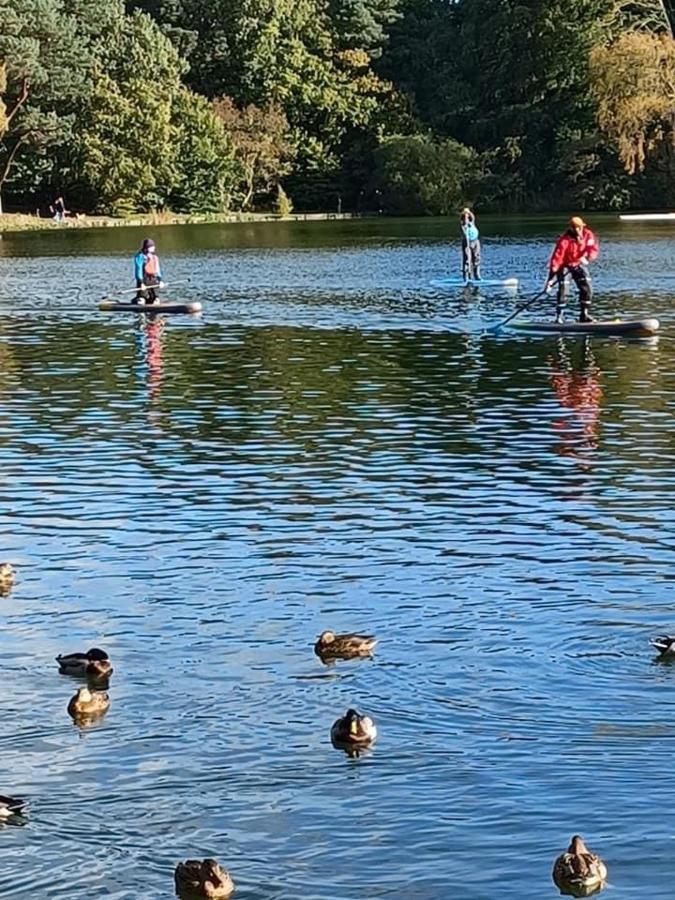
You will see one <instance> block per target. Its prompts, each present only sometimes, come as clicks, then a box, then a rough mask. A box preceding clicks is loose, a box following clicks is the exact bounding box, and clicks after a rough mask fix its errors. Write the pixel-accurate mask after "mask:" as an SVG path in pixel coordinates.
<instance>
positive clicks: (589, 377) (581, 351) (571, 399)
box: [549, 338, 603, 463]
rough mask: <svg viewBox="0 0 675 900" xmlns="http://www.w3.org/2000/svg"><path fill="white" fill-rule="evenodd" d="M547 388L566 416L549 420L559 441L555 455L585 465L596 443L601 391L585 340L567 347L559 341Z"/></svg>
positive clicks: (589, 347) (598, 429) (595, 367)
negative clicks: (553, 394) (553, 392)
mask: <svg viewBox="0 0 675 900" xmlns="http://www.w3.org/2000/svg"><path fill="white" fill-rule="evenodd" d="M549 362H550V365H551V384H552V385H553V390H554V391H555V393H556V396H557V398H558V400H559V402H560V405H561V406H562V407H564V409H565V410H569V413H568V414H566V415H564V416H561V417H560V418H556V419H554V420H553V428H554V431H555V432H556V435H557V436H558V438H559V443H558V444H557V446H556V452H557V453H559V454H560V455H561V456H572V457H574V458H576V459H578V460H580V461H582V462H585V463H587V462H588V460H587V457H586V454H587V452H588V451H592V450H597V448H598V445H599V441H600V409H601V405H602V400H603V390H602V385H601V383H600V378H601V376H602V371H601V370H600V368H599V367H598V365H597V364H596V361H595V357H594V355H593V350H592V348H591V341H590V339H589V338H584V339H583V341H582V342H581V343H580V342H578V341H573V342H572V343H571V344H570V345H568V344H567V343H566V342H565V339H564V338H559V339H558V340H557V342H556V347H555V351H554V353H553V355H552V356H551V358H550V360H549Z"/></svg>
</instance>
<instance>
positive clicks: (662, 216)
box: [619, 212, 675, 222]
mask: <svg viewBox="0 0 675 900" xmlns="http://www.w3.org/2000/svg"><path fill="white" fill-rule="evenodd" d="M619 218H620V219H621V221H622V222H673V221H675V212H671V213H626V214H625V215H621V216H619Z"/></svg>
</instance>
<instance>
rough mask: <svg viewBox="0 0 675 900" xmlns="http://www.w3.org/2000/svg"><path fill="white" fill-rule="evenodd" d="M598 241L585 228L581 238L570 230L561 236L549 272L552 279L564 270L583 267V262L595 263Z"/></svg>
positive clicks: (589, 230) (588, 229)
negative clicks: (584, 260) (583, 260)
mask: <svg viewBox="0 0 675 900" xmlns="http://www.w3.org/2000/svg"><path fill="white" fill-rule="evenodd" d="M598 252H599V248H598V239H597V238H596V236H595V235H594V234H593V232H592V231H591V229H590V228H588V227H584V230H583V231H582V232H581V237H580V238H578V237H577V233H576V231H573V230H572V229H568V230H567V231H566V232H565V233H564V234H562V235H560V237H559V238H558V241H557V243H556V245H555V249H554V250H553V254H552V256H551V262H550V263H549V266H548V267H549V272H550V275H551V277H552V276H553V275H557V274H558V272H559V271H560V270H561V269H563V268H570V269H573V268H574V267H575V266H579V265H581V260H582V259H586V260H587V261H588V262H593V260H594V259H597V258H598Z"/></svg>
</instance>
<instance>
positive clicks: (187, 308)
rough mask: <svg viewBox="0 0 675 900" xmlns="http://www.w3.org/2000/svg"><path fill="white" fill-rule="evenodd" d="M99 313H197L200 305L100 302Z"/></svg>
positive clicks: (196, 303) (193, 303)
mask: <svg viewBox="0 0 675 900" xmlns="http://www.w3.org/2000/svg"><path fill="white" fill-rule="evenodd" d="M98 308H99V309H100V310H101V312H130V313H152V314H153V315H155V314H156V313H198V312H201V311H202V305H201V303H199V302H198V301H197V300H194V301H193V302H192V303H116V302H115V301H114V300H101V302H100V303H99V305H98Z"/></svg>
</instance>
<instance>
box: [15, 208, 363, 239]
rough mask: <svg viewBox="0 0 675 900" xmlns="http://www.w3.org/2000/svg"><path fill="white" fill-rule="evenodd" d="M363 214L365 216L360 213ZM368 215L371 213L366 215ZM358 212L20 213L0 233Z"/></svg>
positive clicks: (324, 217) (320, 217)
mask: <svg viewBox="0 0 675 900" xmlns="http://www.w3.org/2000/svg"><path fill="white" fill-rule="evenodd" d="M364 215H365V214H364ZM370 215H372V213H371V214H370ZM358 218H362V216H361V215H359V214H358V213H291V214H290V215H288V216H280V215H277V214H276V213H199V214H198V213H195V214H180V213H162V212H160V213H145V214H139V215H136V216H125V217H123V218H122V217H120V218H117V217H115V216H87V215H80V216H78V217H77V218H72V219H71V218H68V219H66V220H65V221H64V222H55V221H54V219H48V218H41V217H40V216H30V215H25V214H24V213H3V214H1V215H0V234H3V233H9V232H16V231H65V230H68V229H72V228H145V227H152V228H156V227H157V226H159V225H205V224H220V223H223V224H227V223H231V222H317V221H328V220H333V219H358Z"/></svg>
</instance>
